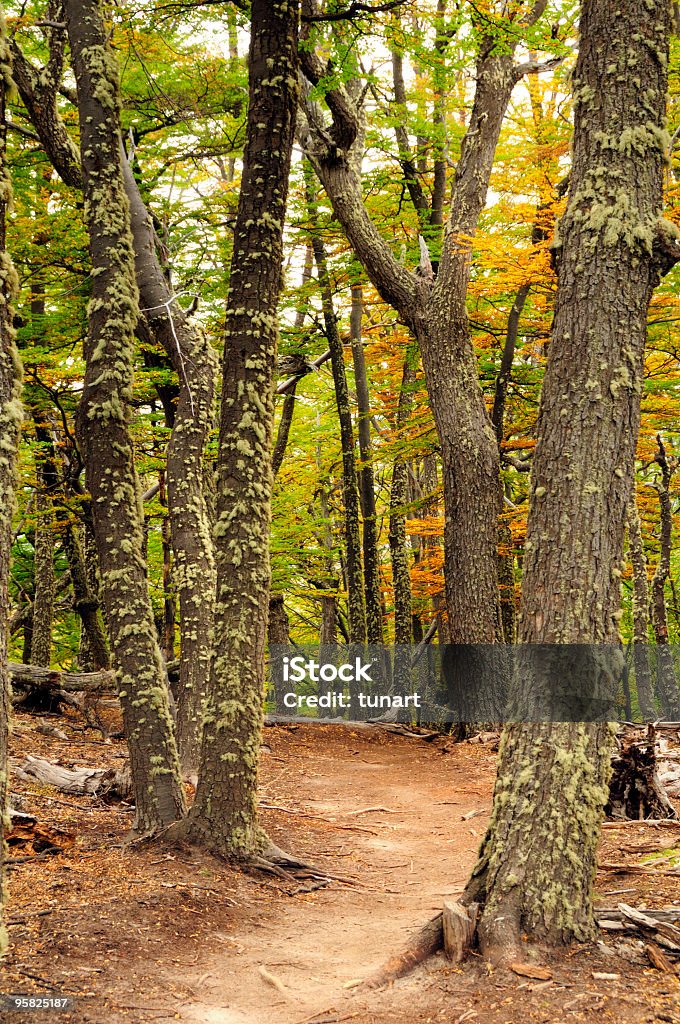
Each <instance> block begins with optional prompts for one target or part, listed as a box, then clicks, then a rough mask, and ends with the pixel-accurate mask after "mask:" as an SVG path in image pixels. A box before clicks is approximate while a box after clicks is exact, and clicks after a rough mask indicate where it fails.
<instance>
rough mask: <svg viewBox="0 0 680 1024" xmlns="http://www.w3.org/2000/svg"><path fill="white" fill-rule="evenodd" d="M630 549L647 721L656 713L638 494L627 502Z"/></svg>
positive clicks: (639, 685) (636, 657) (636, 651)
mask: <svg viewBox="0 0 680 1024" xmlns="http://www.w3.org/2000/svg"><path fill="white" fill-rule="evenodd" d="M628 552H629V555H630V561H631V564H632V566H633V664H634V666H635V687H636V689H637V697H638V706H639V708H640V712H641V714H642V717H643V718H644V719H645V720H646V721H649V722H651V721H653V719H654V717H655V714H656V712H655V710H654V695H653V689H652V673H651V669H650V665H649V581H648V578H647V558H646V555H645V549H644V545H643V543H642V531H641V529H640V513H639V512H638V507H637V501H636V500H635V496H633V498H632V499H631V502H630V505H629V506H628Z"/></svg>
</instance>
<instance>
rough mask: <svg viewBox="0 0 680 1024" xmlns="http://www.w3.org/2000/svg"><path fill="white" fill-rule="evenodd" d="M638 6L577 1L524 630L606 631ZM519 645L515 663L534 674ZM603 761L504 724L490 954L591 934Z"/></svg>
mask: <svg viewBox="0 0 680 1024" xmlns="http://www.w3.org/2000/svg"><path fill="white" fill-rule="evenodd" d="M648 14H649V12H648V9H647V4H646V3H645V0H631V3H629V4H627V5H626V6H625V7H622V6H621V5H615V4H613V3H612V2H611V0H585V2H584V4H583V7H582V16H581V23H580V50H579V56H578V60H577V63H576V68H575V70H574V74H573V79H572V81H573V89H574V97H575V132H574V143H573V164H572V175H571V194H570V197H569V203H568V206H567V210H566V212H565V214H564V217H563V218H562V220H561V222H560V224H559V226H558V232H559V251H558V263H557V266H558V291H557V300H556V307H555V319H554V323H553V330H552V342H551V345H550V350H549V354H548V362H547V367H546V373H545V379H544V384H543V391H542V395H541V404H540V410H539V418H538V440H537V445H536V451H535V455H534V460H533V469H532V477H531V497H530V507H529V517H528V525H527V541H526V548H525V558H524V575H523V585H522V615H521V620H520V637H519V638H520V641H521V642H522V643H524V644H555V645H563V644H602V643H608V644H616V643H617V641H618V622H619V618H620V614H621V612H620V579H621V566H622V557H623V534H624V524H625V518H626V509H627V507H628V503H629V501H630V495H631V482H632V479H633V474H634V464H635V463H634V459H635V445H636V439H637V434H638V426H639V416H640V393H641V382H642V369H643V357H644V347H645V336H646V321H647V307H648V304H649V300H650V297H651V294H652V290H653V288H654V286H655V285H656V283H657V282H658V279H659V271H660V261H659V259H658V258H657V245H656V244H655V240H656V239H657V235H658V231H659V217H660V212H661V183H662V167H663V161H664V155H665V149H666V145H667V140H666V136H665V134H664V132H663V124H664V117H665V97H666V84H667V72H666V68H667V57H668V45H669V30H670V7H667V6H664V5H661V7H659V8H658V9H657V10H656V14H655V18H654V19H653V20H651V19H650V18H649V16H648ZM631 61H632V62H633V64H634V66H635V75H631V74H630V73H629V71H628V70H627V69H628V68H630V66H631ZM638 76H639V78H638ZM555 650H558V649H557V648H556V649H555ZM526 654H527V660H526V661H525V662H524V663H523V664H522V666H521V670H522V671H523V678H524V679H525V680H528V681H531V676H528V675H527V671H528V672H531V671H533V665H534V663H533V662H532V659H531V654H530V649H529V650H528V651H527V652H526ZM595 668H596V666H595ZM577 681H578V680H576V679H574V682H577ZM610 761H611V734H610V729H609V726H608V725H607V724H598V723H583V722H581V723H578V722H574V723H569V724H567V723H562V724H552V723H551V722H550V721H548V722H545V721H543V722H533V723H531V722H529V723H527V724H524V723H522V722H517V723H516V724H512V725H509V726H508V727H507V728H506V730H505V732H504V734H503V737H502V741H501V748H500V755H499V767H498V778H497V782H496V787H495V791H494V802H493V809H492V816H491V821H490V824H489V829H488V832H487V835H486V838H485V840H484V843H483V846H482V851H481V855H480V860H479V862H478V864H477V866H476V868H475V870H474V873H473V877H472V879H471V881H470V883H469V885H468V889H467V894H466V895H467V898H468V899H469V900H481V902H482V903H483V904H484V909H483V914H482V919H481V925H480V941H481V944H482V948H483V949H484V950H485V952H487V953H488V954H489V955H490V956H492V957H493V958H496V957H500V956H503V955H505V954H507V953H516V952H517V950H518V949H519V948H520V936H521V933H522V932H526V933H527V934H528V935H529V936H530V938H533V939H542V940H546V941H548V942H550V943H559V942H563V941H569V940H571V939H579V940H585V939H589V938H591V937H593V936H594V922H593V905H592V882H593V876H594V873H595V855H596V849H597V842H598V834H599V823H600V820H601V816H602V810H603V807H604V805H605V803H606V800H607V795H608V780H609V774H610Z"/></svg>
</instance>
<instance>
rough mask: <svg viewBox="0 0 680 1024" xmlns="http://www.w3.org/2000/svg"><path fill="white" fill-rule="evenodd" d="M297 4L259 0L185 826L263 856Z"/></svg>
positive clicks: (198, 835) (215, 843) (217, 845)
mask: <svg viewBox="0 0 680 1024" xmlns="http://www.w3.org/2000/svg"><path fill="white" fill-rule="evenodd" d="M298 17H299V9H298V5H297V3H295V2H292V0H289V2H288V3H285V4H279V3H277V2H276V0H254V2H253V4H252V16H251V31H250V50H249V57H248V67H249V107H248V124H247V136H246V149H245V154H244V161H243V176H242V180H241V191H240V195H239V205H238V213H237V218H236V226H235V229H234V255H233V258H232V263H231V271H230V279H229V297H228V307H227V313H226V322H225V331H224V343H225V350H224V365H223V373H222V405H221V414H220V434H219V449H218V457H217V475H218V491H217V523H216V527H215V556H216V566H217V600H216V606H215V639H214V645H215V646H214V656H213V663H212V672H211V678H210V690H209V698H208V703H207V709H206V717H205V724H204V730H203V744H202V749H201V760H200V770H199V780H198V788H197V791H196V799H195V801H194V804H193V806H192V808H191V811H190V812H189V817H188V818H187V820H186V823H185V824H184V825H183V827H182V828H181V829H180V830H179V831H180V834H183V835H185V836H186V837H188V838H189V839H191V840H193V841H196V842H199V843H202V844H204V845H206V846H208V847H209V848H210V849H213V850H215V851H218V852H220V853H222V854H224V855H226V856H230V857H234V858H237V859H249V858H252V857H256V856H258V855H260V854H261V853H262V852H263V851H264V850H265V848H266V846H267V839H266V836H265V835H264V833H263V831H262V829H261V828H260V826H259V825H258V822H257V810H256V785H257V765H258V757H259V747H260V733H261V727H262V701H263V696H264V646H265V639H266V631H267V618H268V596H269V537H270V519H271V492H272V483H273V480H272V469H271V440H272V428H273V416H274V382H275V372H276V349H277V336H278V326H277V316H276V314H277V302H278V297H279V290H280V287H281V264H282V255H283V227H284V219H285V213H286V200H287V194H288V175H289V169H290V161H291V152H292V146H293V132H294V127H295V114H296V109H297V100H298V81H297V75H298V56H297V46H298Z"/></svg>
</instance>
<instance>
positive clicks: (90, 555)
mask: <svg viewBox="0 0 680 1024" xmlns="http://www.w3.org/2000/svg"><path fill="white" fill-rule="evenodd" d="M83 511H84V512H85V521H84V523H83V529H82V532H80V531H78V530H76V529H75V528H72V529H71V530H69V529H68V528H67V529H66V531H65V533H64V548H65V551H66V557H67V558H68V560H69V569H70V572H71V579H72V581H73V594H74V597H75V600H76V611H77V612H78V614H79V615H80V617H81V623H82V627H81V630H80V649H79V651H78V665H79V666H80V668H81V669H82V671H83V672H90V671H94V670H96V669H105V668H109V667H110V665H111V652H110V648H109V638H108V633H107V629H106V623H105V621H104V613H105V611H106V609H105V608H104V603H103V600H102V586H101V576H100V574H99V563H98V560H97V545H96V542H95V537H94V528H93V525H92V504H91V502H90V501H89V500H86V501H84V503H83Z"/></svg>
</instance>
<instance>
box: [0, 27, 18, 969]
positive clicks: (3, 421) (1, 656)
mask: <svg viewBox="0 0 680 1024" xmlns="http://www.w3.org/2000/svg"><path fill="white" fill-rule="evenodd" d="M10 75H11V67H10V52H9V46H8V43H7V28H6V25H5V17H4V13H3V11H2V9H1V8H0V954H1V953H2V952H4V950H5V948H6V946H7V939H8V937H7V929H6V927H5V924H4V920H5V902H6V898H7V891H6V887H5V829H6V828H7V825H8V815H7V811H8V807H7V801H8V798H9V770H8V768H9V766H8V760H7V739H8V731H9V716H10V685H9V675H8V671H7V623H8V621H9V591H8V584H9V567H10V551H11V547H12V511H13V509H14V483H15V472H16V458H17V448H18V444H19V426H20V424H21V420H22V409H21V364H20V363H19V354H18V352H17V348H16V345H15V343H14V329H13V325H12V318H13V314H12V305H11V303H12V300H13V299H14V297H15V295H16V293H17V291H18V286H19V281H18V278H17V275H16V272H15V270H14V267H13V265H12V261H11V260H10V258H9V255H8V254H7V251H6V248H5V241H6V215H7V207H8V205H9V203H10V201H11V196H12V183H11V179H10V176H9V173H8V171H7V164H6V144H7V125H6V120H5V109H6V106H5V105H6V101H7V93H8V91H9V90H10V89H11V88H12V80H11V77H10Z"/></svg>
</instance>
